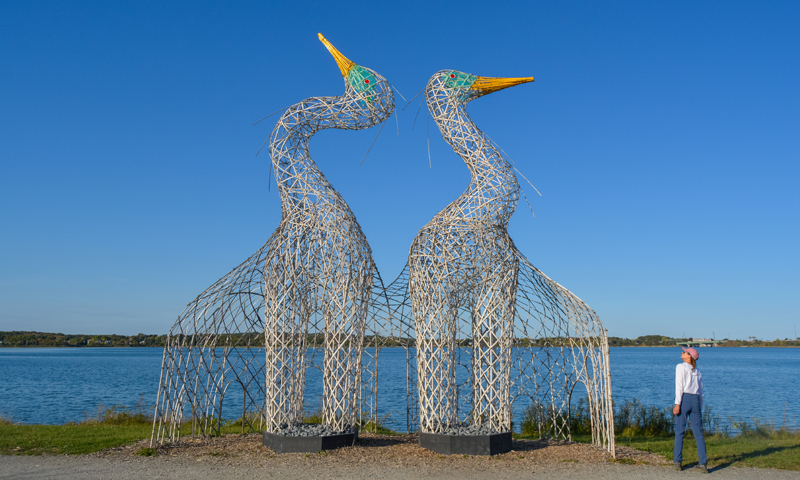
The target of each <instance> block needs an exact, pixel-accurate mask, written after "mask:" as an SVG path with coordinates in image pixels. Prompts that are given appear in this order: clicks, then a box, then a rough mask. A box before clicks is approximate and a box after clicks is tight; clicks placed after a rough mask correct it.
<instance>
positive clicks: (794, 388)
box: [0, 347, 800, 430]
mask: <svg viewBox="0 0 800 480" xmlns="http://www.w3.org/2000/svg"><path fill="white" fill-rule="evenodd" d="M161 355H162V349H160V348H0V415H3V416H5V417H11V418H12V419H13V420H14V421H17V422H23V423H47V424H61V423H65V422H69V421H80V420H83V419H84V416H85V414H88V415H90V416H92V415H93V414H95V413H96V412H97V408H98V405H100V404H103V405H106V406H109V405H133V404H134V403H136V401H137V400H138V399H139V397H140V396H141V395H142V394H144V400H145V401H146V402H147V403H148V404H151V405H152V404H153V403H154V402H155V398H156V393H157V389H158V380H159V375H160V371H161ZM679 357H680V349H679V348H646V347H638V348H612V349H611V382H612V389H613V394H614V399H615V401H616V402H617V403H620V402H624V401H626V400H630V399H634V398H638V399H641V400H642V402H643V403H644V404H645V405H651V404H653V405H659V406H662V407H666V406H669V405H671V404H672V401H673V395H674V392H673V388H674V372H675V365H676V364H677V363H679V362H680V358H679ZM404 362H405V355H404V353H403V350H401V349H396V348H389V349H384V350H383V351H382V352H381V358H380V365H381V371H380V375H381V379H382V381H381V384H382V387H381V390H380V392H379V399H380V402H381V416H383V415H385V414H387V413H389V414H391V420H392V421H391V422H390V424H391V425H392V426H393V427H395V428H397V429H401V430H402V429H404V428H405V418H404V417H405V363H404ZM698 368H699V369H700V370H701V371H702V372H703V381H704V384H705V389H706V405H711V406H713V407H714V411H715V412H716V413H717V414H718V415H721V416H722V417H723V418H725V417H727V416H728V415H731V416H734V417H737V418H738V417H739V416H740V415H741V416H742V417H744V418H745V419H749V418H751V417H759V418H761V419H762V420H764V419H766V420H769V419H773V420H774V421H776V422H777V423H781V422H782V421H783V419H784V413H785V410H784V409H785V408H786V414H787V416H788V420H789V423H797V424H800V349H791V348H705V349H701V350H700V360H699V362H698ZM392 377H394V378H397V379H398V382H396V383H390V382H383V380H384V379H388V378H392ZM308 383H309V387H308V389H307V395H306V396H307V403H308V404H309V406H310V407H311V408H312V409H313V407H314V405H316V404H318V402H319V395H320V393H321V388H322V386H321V381H320V379H319V373H318V372H314V373H312V371H309V374H308ZM576 397H577V388H576ZM228 398H230V400H231V408H230V410H229V411H226V412H225V416H226V417H230V418H233V417H238V416H240V415H241V410H238V408H241V403H238V405H239V406H238V408H237V407H236V406H235V405H236V404H237V402H240V400H238V399H236V398H231V397H228ZM226 403H227V401H226ZM237 410H238V411H237ZM515 418H519V414H518V412H517V414H516V415H515Z"/></svg>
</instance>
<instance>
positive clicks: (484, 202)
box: [428, 96, 519, 227]
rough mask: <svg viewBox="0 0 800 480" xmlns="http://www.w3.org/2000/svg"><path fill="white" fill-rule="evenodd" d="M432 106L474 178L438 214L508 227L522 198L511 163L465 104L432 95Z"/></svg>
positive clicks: (454, 219) (470, 222)
mask: <svg viewBox="0 0 800 480" xmlns="http://www.w3.org/2000/svg"><path fill="white" fill-rule="evenodd" d="M428 108H429V109H430V111H431V114H432V115H433V117H434V119H435V120H436V124H437V125H438V126H439V131H441V132H442V136H443V137H444V139H445V141H447V143H449V144H450V146H451V147H452V148H453V151H455V152H456V153H457V154H458V155H459V156H460V157H461V158H462V159H463V160H464V163H465V164H466V165H467V168H469V171H470V177H471V178H470V183H469V186H468V187H467V190H466V191H464V193H462V194H461V195H460V196H459V197H458V199H456V200H455V201H454V202H453V203H451V204H450V205H448V206H447V208H445V209H444V210H442V211H441V212H439V214H437V216H436V217H437V218H438V219H440V220H445V221H449V222H451V223H452V222H456V223H463V224H467V225H470V226H473V227H482V226H488V227H496V226H502V227H507V226H508V222H509V220H510V219H511V215H513V213H514V210H515V209H516V208H517V202H518V201H519V183H518V182H517V177H516V176H515V175H514V172H513V171H512V168H511V165H509V163H508V162H507V161H506V160H505V159H504V158H503V156H502V155H500V152H498V151H497V149H496V148H495V147H494V146H493V145H492V142H491V140H489V138H488V137H487V136H486V134H484V133H483V132H482V131H481V130H480V129H478V127H476V126H475V124H474V123H473V122H472V119H470V117H469V115H468V114H467V111H466V108H465V105H464V104H461V103H458V104H454V103H452V102H449V101H436V99H433V101H432V98H431V97H430V96H429V97H428Z"/></svg>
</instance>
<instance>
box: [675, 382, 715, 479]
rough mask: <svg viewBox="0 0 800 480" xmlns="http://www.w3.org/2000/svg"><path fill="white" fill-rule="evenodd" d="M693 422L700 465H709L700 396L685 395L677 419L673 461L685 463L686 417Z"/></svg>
mask: <svg viewBox="0 0 800 480" xmlns="http://www.w3.org/2000/svg"><path fill="white" fill-rule="evenodd" d="M687 416H688V417H689V420H690V421H691V422H692V432H694V439H695V441H696V442H697V456H698V457H700V458H699V462H698V463H699V464H700V465H705V464H706V463H708V459H707V458H706V441H705V440H704V439H703V414H702V412H701V411H700V396H699V395H695V394H692V393H684V394H683V399H682V400H681V413H679V414H678V415H677V416H676V417H675V450H674V452H673V453H674V456H673V461H674V462H675V463H683V437H684V435H686V417H687Z"/></svg>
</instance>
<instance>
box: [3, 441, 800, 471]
mask: <svg viewBox="0 0 800 480" xmlns="http://www.w3.org/2000/svg"><path fill="white" fill-rule="evenodd" d="M148 446H149V442H148V441H146V440H143V441H141V442H138V443H136V444H133V445H129V446H126V447H120V448H114V449H110V450H105V451H102V452H98V453H94V454H89V455H77V456H74V455H73V456H68V455H59V456H39V457H31V456H22V455H0V479H5V478H15V479H16V478H22V479H24V478H58V479H81V478H119V479H136V480H139V479H142V478H170V479H171V478H176V479H177V478H180V479H195V478H196V479H204V478H209V479H210V478H214V479H219V478H229V477H230V478H254V479H255V478H258V479H264V478H275V479H290V478H292V479H294V478H297V479H316V478H371V479H404V480H408V479H417V478H419V479H422V478H448V479H460V480H462V479H479V478H481V479H482V478H491V479H492V480H504V479H515V480H517V479H520V478H530V477H547V478H553V479H580V480H585V479H588V478H604V477H605V478H615V479H616V478H619V479H634V478H657V479H661V478H664V479H668V478H685V475H690V476H693V475H699V474H697V473H695V472H687V471H685V472H675V471H673V470H671V469H669V468H668V467H667V466H668V465H669V463H668V462H667V461H666V460H665V459H664V458H662V457H660V456H658V455H654V454H651V453H647V452H641V451H637V450H633V449H631V448H627V447H617V458H616V459H613V458H611V456H610V455H608V453H606V452H605V451H604V450H602V449H601V448H598V447H595V446H593V445H587V444H579V443H568V442H557V441H544V440H540V441H533V440H515V441H514V442H513V446H512V448H513V450H512V451H511V452H509V453H506V454H503V455H495V456H492V457H488V456H461V455H439V454H436V453H434V452H432V451H430V450H425V449H422V448H420V447H419V446H418V445H417V437H416V436H415V435H398V436H386V435H373V434H368V433H365V434H361V435H360V438H359V441H358V443H357V445H356V446H353V447H348V448H342V449H338V450H331V451H327V452H321V453H285V454H276V453H274V452H273V451H271V450H270V449H268V448H266V447H263V446H262V445H261V436H260V435H257V434H255V435H243V436H241V435H226V436H224V437H217V438H208V439H192V438H188V439H184V440H183V441H182V442H180V443H178V444H173V445H166V446H162V447H159V449H158V455H155V456H141V455H138V454H137V453H139V452H140V451H141V450H142V448H145V447H148ZM712 475H714V478H720V479H750V478H769V479H770V480H782V479H798V478H800V475H798V474H797V472H785V471H779V470H771V469H770V470H767V469H750V468H725V469H721V470H717V471H714V470H713V469H712Z"/></svg>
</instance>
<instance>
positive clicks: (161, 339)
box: [0, 330, 800, 348]
mask: <svg viewBox="0 0 800 480" xmlns="http://www.w3.org/2000/svg"><path fill="white" fill-rule="evenodd" d="M182 337H183V338H180V339H177V340H178V341H179V342H180V343H184V342H188V343H194V342H195V341H196V342H197V343H203V340H202V338H203V336H202V335H200V336H199V338H195V337H194V336H193V335H183V336H182ZM217 337H218V338H217V340H218V341H217V342H216V344H217V345H218V346H219V347H218V348H222V347H224V346H225V344H229V345H230V346H236V348H251V347H252V348H262V344H263V343H264V337H263V333H257V332H243V333H228V334H220V335H218V336H217ZM173 338H175V337H173ZM365 340H366V341H368V342H372V341H373V340H375V338H373V337H371V336H367V337H366V338H365ZM377 340H379V341H380V342H381V343H382V344H383V347H381V348H393V347H402V346H403V345H409V346H414V344H415V343H416V342H415V340H414V339H413V338H398V337H383V336H378V337H377ZM323 342H324V340H323V336H322V333H321V332H316V333H309V334H307V346H308V347H309V348H319V347H321V346H322V344H323ZM573 342H574V338H570V337H540V338H532V339H530V340H528V339H520V340H519V341H517V342H514V343H515V346H516V347H537V346H538V347H546V346H552V347H561V346H565V347H568V346H570V345H572V343H573ZM697 342H701V343H706V344H714V346H713V347H712V346H700V347H699V348H720V347H722V348H748V347H760V348H798V347H800V338H797V339H794V340H789V339H788V338H786V339H783V340H781V339H777V338H776V339H775V340H769V341H765V340H758V339H756V338H754V337H750V339H749V340H730V339H727V338H724V339H722V340H712V339H703V338H692V337H689V338H672V337H666V336H663V335H643V336H640V337H636V338H633V339H631V338H622V337H613V336H609V337H608V346H609V347H612V348H613V347H672V348H678V347H679V346H680V345H679V344H684V345H686V344H687V343H697ZM166 343H167V335H166V334H162V335H148V334H144V333H139V334H136V335H116V334H112V335H86V334H74V335H73V334H64V333H49V332H31V331H18V330H15V331H0V348H148V347H150V348H163V347H164V346H165V345H166ZM462 345H463V344H462ZM464 346H466V345H464ZM367 348H369V347H367Z"/></svg>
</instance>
